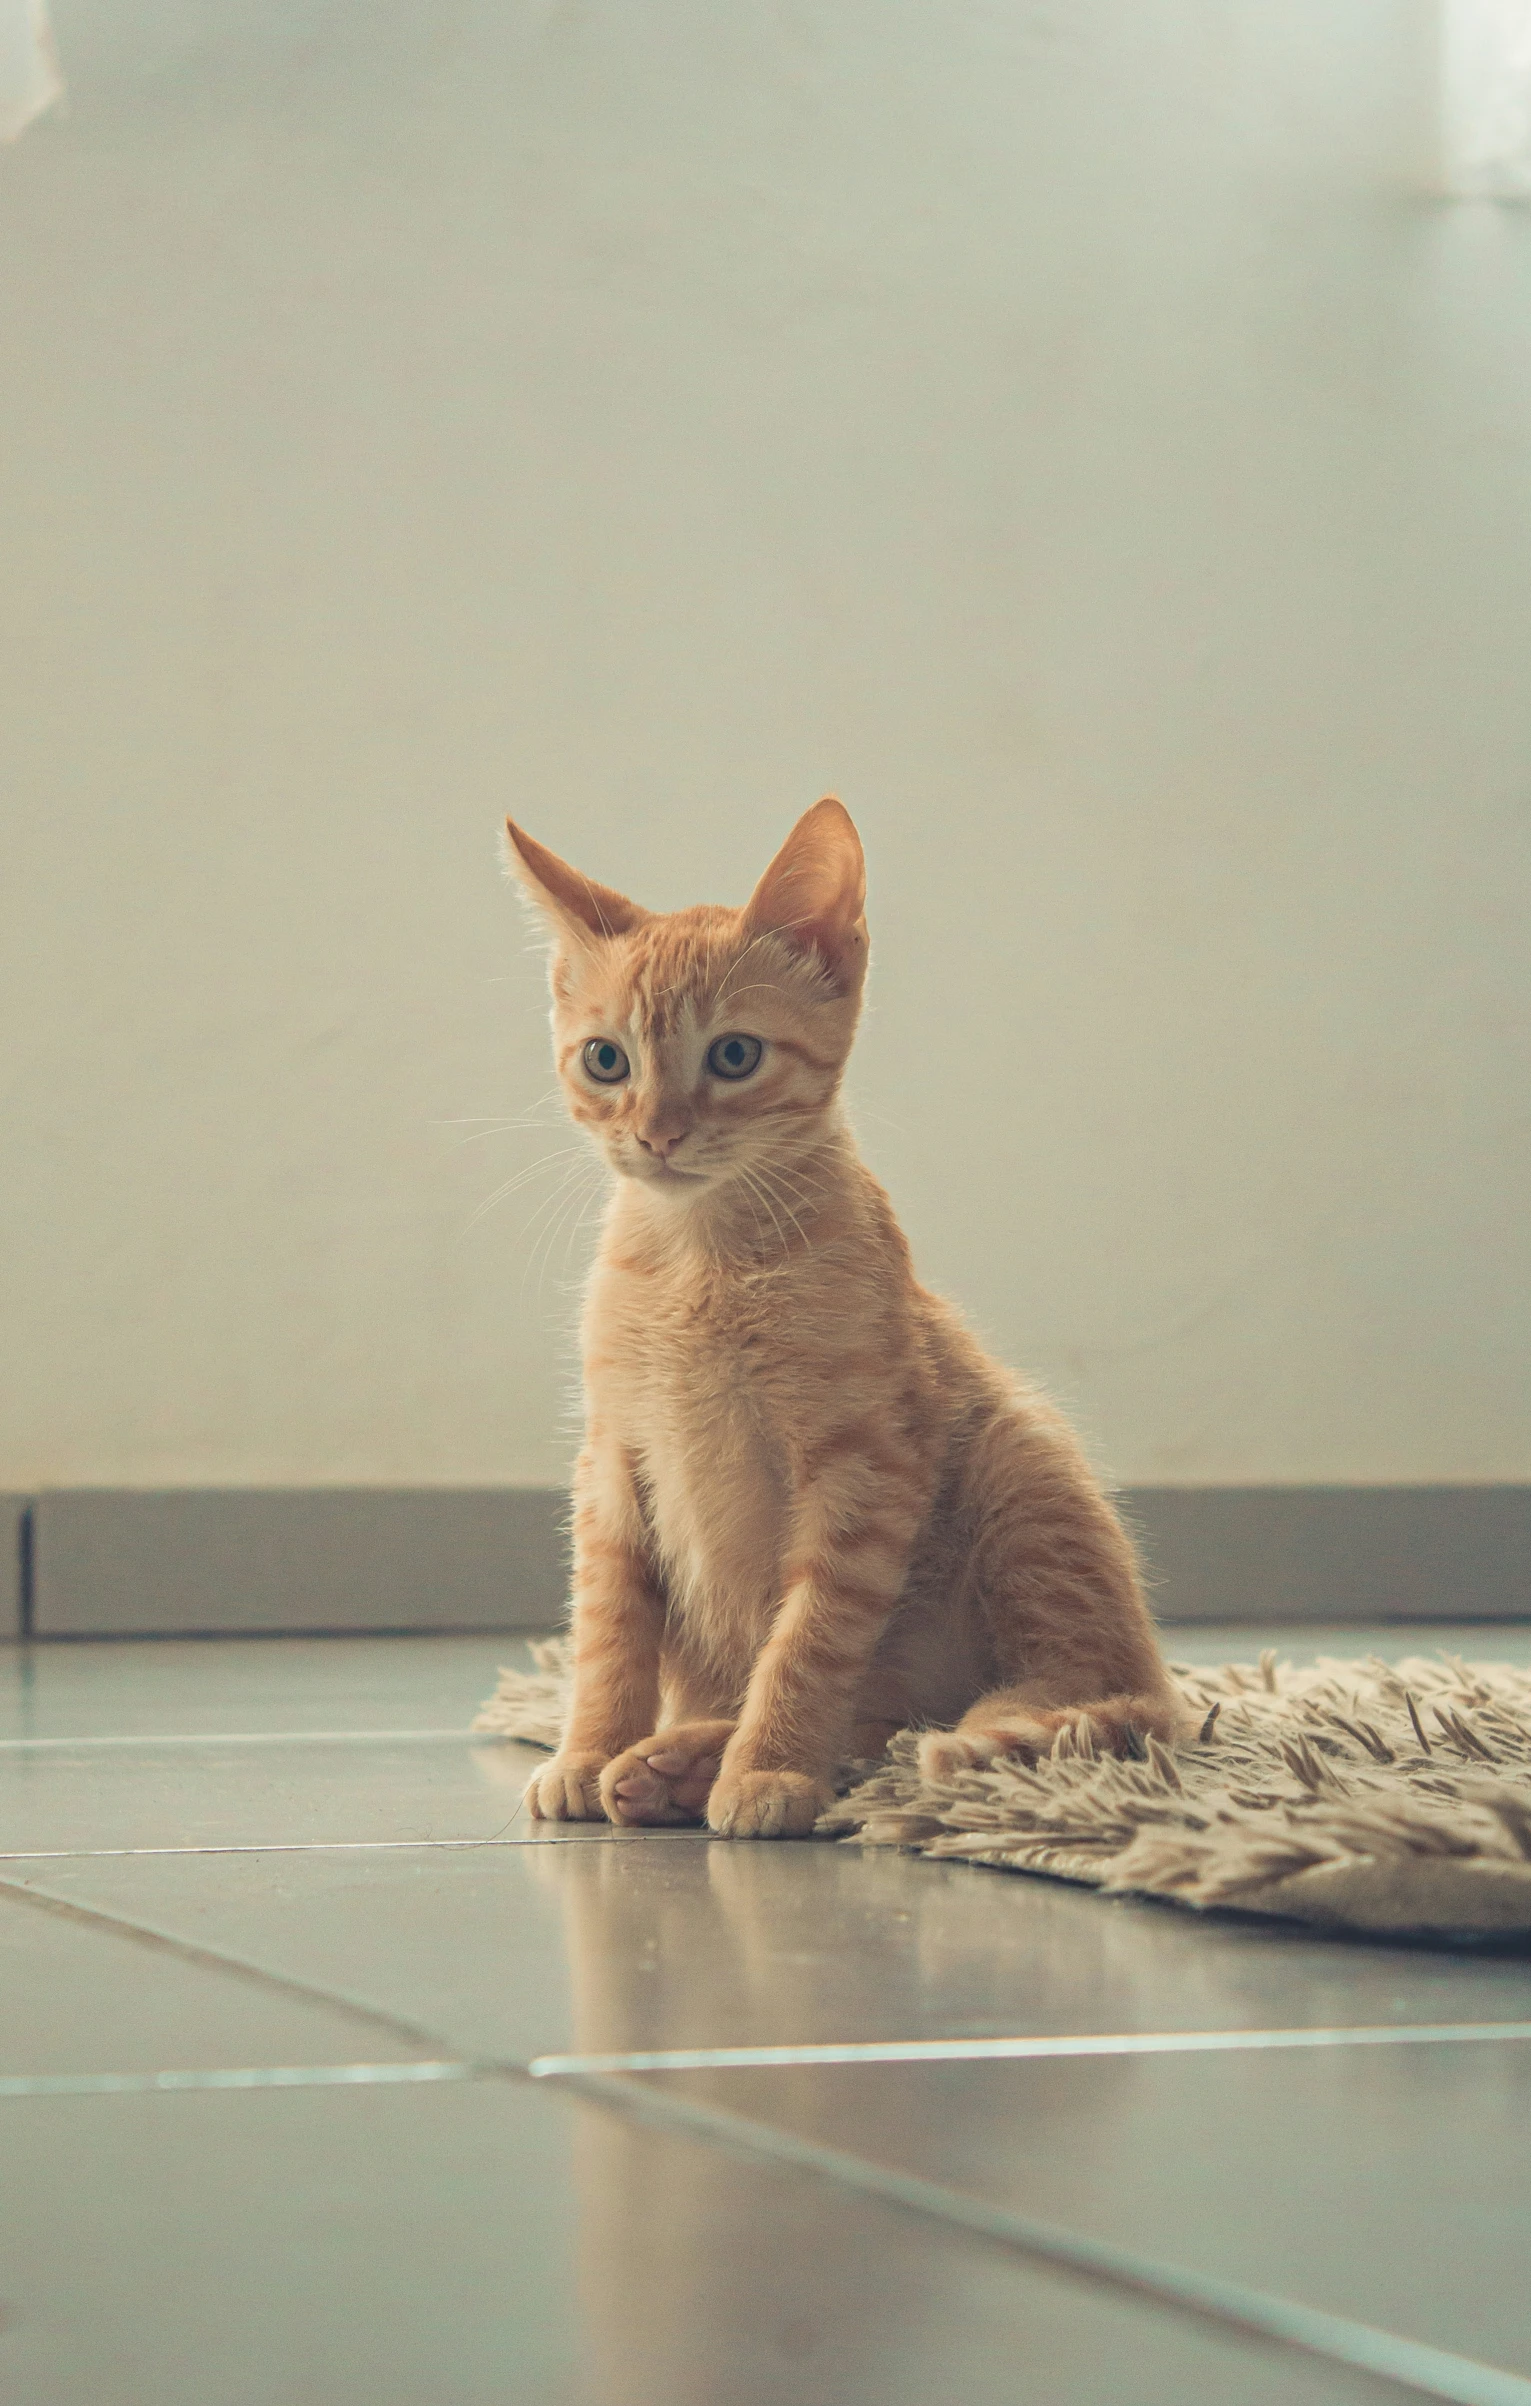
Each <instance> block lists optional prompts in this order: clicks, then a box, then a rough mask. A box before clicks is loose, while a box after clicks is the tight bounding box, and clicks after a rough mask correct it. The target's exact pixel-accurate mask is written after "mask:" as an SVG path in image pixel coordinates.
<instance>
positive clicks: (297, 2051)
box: [0, 1894, 421, 2112]
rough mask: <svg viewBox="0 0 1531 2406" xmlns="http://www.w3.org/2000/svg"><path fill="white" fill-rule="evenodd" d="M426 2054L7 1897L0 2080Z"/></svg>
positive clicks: (341, 2016) (322, 2009)
mask: <svg viewBox="0 0 1531 2406" xmlns="http://www.w3.org/2000/svg"><path fill="white" fill-rule="evenodd" d="M420 2052H421V2050H420V2049H419V2048H412V2047H410V2046H408V2045H407V2044H405V2042H404V2041H402V2040H401V2039H399V2038H397V2037H393V2036H390V2034H389V2033H388V2032H387V2031H379V2030H377V2029H374V2028H370V2027H362V2026H359V2025H358V2024H357V2022H356V2021H355V2020H354V2019H353V2018H352V2017H351V2016H350V2015H348V2014H345V2013H343V2012H341V2011H339V2010H338V2009H337V2008H336V2007H334V2006H331V2005H325V2004H322V2003H319V2002H317V2001H310V2000H307V1999H305V1998H303V1997H299V1996H293V1995H284V1994H283V1993H282V1991H281V1990H280V1989H277V1988H273V1987H270V1986H267V1985H265V1984H263V1983H261V1982H259V1981H252V1980H248V1979H243V1978H240V1977H239V1976H237V1975H236V1974H234V1973H231V1972H225V1971H219V1970H218V1969H216V1968H215V1967H213V1966H209V1965H206V1964H197V1963H189V1962H187V1961H186V1960H185V1959H184V1958H183V1957H178V1956H176V1955H175V1954H174V1953H172V1952H169V1951H168V1950H166V1949H165V1948H163V1947H156V1946H151V1945H146V1944H144V1943H143V1942H142V1941H140V1940H136V1939H133V1938H130V1937H128V1936H125V1935H122V1936H119V1935H115V1934H114V1933H112V1932H110V1931H105V1930H102V1929H100V1928H99V1927H93V1926H91V1925H90V1924H89V1923H87V1922H83V1921H80V1920H77V1919H74V1918H72V1917H71V1916H69V1915H68V1914H62V1913H57V1912H49V1911H45V1910H43V1909H42V1908H40V1907H39V1906H37V1905H33V1904H28V1903H26V1902H24V1901H23V1900H21V1899H19V1898H17V1897H15V1896H11V1895H5V1894H0V2075H7V2076H9V2075H16V2074H34V2075H35V2074H39V2073H41V2074H47V2073H61V2072H82V2071H83V2072H156V2071H166V2070H173V2069H174V2070H179V2069H192V2068H197V2067H202V2066H225V2065H257V2064H315V2063H350V2062H357V2061H362V2062H369V2063H370V2062H392V2061H395V2060H399V2059H402V2058H405V2057H407V2056H410V2055H415V2054H419V2053H420ZM3 2111H4V2105H3V2104H0V2112H3Z"/></svg>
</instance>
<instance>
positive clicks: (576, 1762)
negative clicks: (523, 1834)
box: [526, 1754, 606, 1821]
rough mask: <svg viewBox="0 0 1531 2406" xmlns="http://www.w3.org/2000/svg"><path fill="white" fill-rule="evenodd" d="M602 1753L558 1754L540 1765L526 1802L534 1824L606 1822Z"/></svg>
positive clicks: (534, 1774)
mask: <svg viewBox="0 0 1531 2406" xmlns="http://www.w3.org/2000/svg"><path fill="white" fill-rule="evenodd" d="M605 1768H606V1757H605V1756H604V1755H602V1754H555V1755H554V1757H553V1760H552V1761H551V1762H550V1763H542V1764H539V1766H538V1768H537V1769H536V1770H535V1771H534V1772H533V1773H532V1776H531V1778H530V1779H529V1780H528V1781H527V1783H526V1801H527V1803H528V1804H529V1805H530V1806H531V1809H532V1819H533V1820H534V1821H604V1820H605V1818H606V1811H605V1807H604V1806H603V1805H602V1803H601V1773H602V1772H603V1771H604V1769H605Z"/></svg>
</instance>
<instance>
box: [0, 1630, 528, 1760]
mask: <svg viewBox="0 0 1531 2406" xmlns="http://www.w3.org/2000/svg"><path fill="white" fill-rule="evenodd" d="M530 1661H531V1656H530V1652H529V1650H528V1648H527V1645H526V1641H525V1640H524V1639H520V1638H516V1637H514V1636H510V1635H498V1636H496V1635H491V1636H487V1637H410V1638H397V1637H342V1638H153V1639H140V1640H133V1639H127V1640H125V1639H114V1640H110V1641H108V1640H101V1641H91V1640H83V1641H80V1642H71V1643H69V1644H67V1645H63V1644H54V1645H34V1646H4V1645H0V1740H3V1739H6V1738H27V1737H42V1738H52V1737H65V1738H72V1737H96V1736H101V1735H112V1736H139V1737H145V1736H147V1737H153V1736H156V1735H159V1734H162V1733H163V1734H165V1735H179V1734H182V1733H185V1732H191V1733H197V1732H205V1733H206V1734H208V1735H209V1736H221V1735H222V1734H223V1733H224V1732H226V1731H228V1730H309V1729H466V1728H467V1727H468V1725H469V1723H470V1722H471V1721H472V1719H473V1716H474V1714H475V1713H476V1712H477V1710H478V1708H479V1705H480V1704H481V1703H482V1701H483V1699H484V1698H485V1697H486V1696H488V1695H491V1694H492V1693H493V1690H494V1686H495V1682H496V1680H497V1678H498V1676H499V1669H500V1665H501V1664H502V1663H515V1664H517V1665H518V1666H521V1667H526V1666H527V1665H529V1664H530Z"/></svg>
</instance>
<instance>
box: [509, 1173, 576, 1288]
mask: <svg viewBox="0 0 1531 2406" xmlns="http://www.w3.org/2000/svg"><path fill="white" fill-rule="evenodd" d="M584 1167H585V1164H583V1163H581V1162H576V1163H574V1164H573V1166H572V1167H571V1168H569V1169H566V1170H565V1171H564V1174H563V1176H562V1178H561V1179H560V1180H559V1182H558V1184H557V1186H555V1187H554V1189H553V1191H552V1193H551V1194H550V1195H544V1196H543V1198H542V1200H541V1202H540V1203H539V1204H538V1205H537V1208H536V1210H535V1211H534V1212H533V1213H532V1215H531V1217H530V1219H528V1220H527V1222H526V1224H525V1226H524V1227H523V1228H522V1229H521V1231H520V1234H519V1236H518V1238H517V1242H518V1243H524V1242H525V1240H526V1238H527V1237H528V1236H530V1235H531V1232H532V1230H533V1229H534V1228H536V1227H537V1223H538V1221H539V1220H541V1221H542V1226H541V1227H540V1228H538V1229H537V1234H536V1236H535V1237H534V1238H533V1239H532V1244H531V1248H530V1250H529V1252H528V1253H527V1257H526V1259H525V1261H524V1262H523V1263H522V1265H521V1288H520V1291H521V1293H522V1295H523V1296H524V1295H525V1293H526V1282H527V1279H528V1278H529V1277H530V1275H531V1269H532V1264H533V1262H534V1261H535V1260H536V1259H537V1255H538V1253H539V1251H540V1249H541V1246H542V1241H543V1238H544V1237H546V1236H548V1235H549V1232H551V1233H552V1235H553V1236H554V1237H556V1235H557V1233H558V1229H559V1227H560V1226H561V1224H562V1220H563V1215H564V1212H565V1210H566V1209H567V1208H572V1205H573V1202H574V1198H575V1195H576V1193H577V1192H578V1191H579V1190H578V1181H579V1179H580V1177H581V1174H582V1171H583V1169H584ZM546 1268H547V1263H546V1261H545V1260H544V1262H543V1271H544V1272H545V1271H546ZM537 1302H538V1306H539V1308H540V1306H541V1302H542V1278H541V1275H540V1274H539V1277H538V1282H537Z"/></svg>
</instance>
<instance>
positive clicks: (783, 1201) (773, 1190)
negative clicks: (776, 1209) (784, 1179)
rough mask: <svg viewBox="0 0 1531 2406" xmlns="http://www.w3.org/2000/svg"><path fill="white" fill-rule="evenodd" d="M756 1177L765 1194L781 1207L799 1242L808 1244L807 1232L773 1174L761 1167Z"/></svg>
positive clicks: (804, 1206) (805, 1205)
mask: <svg viewBox="0 0 1531 2406" xmlns="http://www.w3.org/2000/svg"><path fill="white" fill-rule="evenodd" d="M756 1175H757V1177H758V1178H759V1179H760V1181H761V1183H762V1185H763V1186H764V1187H765V1188H766V1191H767V1193H769V1194H771V1195H773V1196H774V1198H775V1200H776V1201H777V1202H778V1203H779V1204H780V1205H781V1207H782V1210H783V1211H784V1212H785V1213H786V1215H787V1217H788V1219H789V1220H790V1221H791V1222H792V1225H793V1227H794V1228H795V1229H796V1230H797V1233H798V1236H799V1238H800V1240H801V1242H802V1243H803V1244H805V1245H806V1244H807V1242H808V1231H807V1229H806V1228H805V1227H804V1226H803V1223H802V1221H801V1220H800V1219H799V1218H798V1216H797V1213H796V1212H795V1211H794V1210H793V1208H792V1205H791V1204H790V1203H789V1202H788V1200H787V1197H786V1195H785V1194H784V1193H783V1192H782V1190H781V1187H780V1185H779V1184H778V1183H777V1182H776V1179H775V1176H774V1173H773V1172H772V1171H770V1170H767V1169H765V1168H763V1167H762V1168H760V1169H758V1170H757V1172H756ZM803 1209H804V1210H805V1211H806V1210H807V1209H808V1205H807V1204H806V1203H805V1204H804V1205H803Z"/></svg>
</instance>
